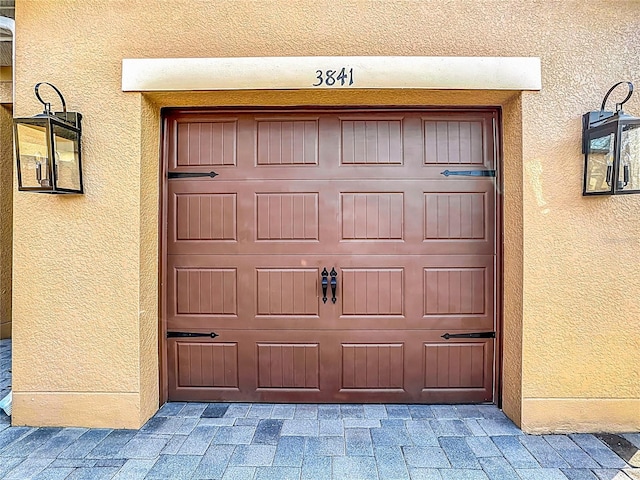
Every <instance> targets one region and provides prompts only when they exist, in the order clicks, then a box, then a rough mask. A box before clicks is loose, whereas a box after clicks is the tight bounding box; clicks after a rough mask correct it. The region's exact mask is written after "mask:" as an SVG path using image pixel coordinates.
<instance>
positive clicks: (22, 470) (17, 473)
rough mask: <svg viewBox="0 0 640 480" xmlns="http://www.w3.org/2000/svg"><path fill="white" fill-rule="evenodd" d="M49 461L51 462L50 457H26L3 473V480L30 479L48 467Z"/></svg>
mask: <svg viewBox="0 0 640 480" xmlns="http://www.w3.org/2000/svg"><path fill="white" fill-rule="evenodd" d="M51 462H53V459H52V458H27V459H26V460H24V461H23V462H22V463H20V464H19V465H17V466H15V467H14V468H13V469H12V470H11V471H10V472H9V473H8V474H7V475H5V476H4V480H28V479H31V478H33V477H35V476H36V475H38V474H39V473H40V472H42V471H43V470H44V469H45V468H46V467H48V466H49V465H50V464H51Z"/></svg>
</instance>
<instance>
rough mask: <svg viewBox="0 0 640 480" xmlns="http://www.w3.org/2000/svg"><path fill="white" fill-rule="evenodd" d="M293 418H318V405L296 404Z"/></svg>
mask: <svg viewBox="0 0 640 480" xmlns="http://www.w3.org/2000/svg"><path fill="white" fill-rule="evenodd" d="M293 418H312V419H317V418H318V406H317V405H304V404H303V405H296V411H295V413H294V415H293Z"/></svg>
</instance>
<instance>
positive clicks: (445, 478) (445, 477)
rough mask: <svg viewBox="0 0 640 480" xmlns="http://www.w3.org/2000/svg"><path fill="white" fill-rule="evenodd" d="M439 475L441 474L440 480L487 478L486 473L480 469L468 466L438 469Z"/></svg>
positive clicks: (476, 479) (484, 479)
mask: <svg viewBox="0 0 640 480" xmlns="http://www.w3.org/2000/svg"><path fill="white" fill-rule="evenodd" d="M440 475H442V480H488V478H487V475H486V474H485V473H484V472H483V471H482V470H471V469H468V468H455V469H450V470H440Z"/></svg>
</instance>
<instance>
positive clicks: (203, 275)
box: [176, 268, 238, 315]
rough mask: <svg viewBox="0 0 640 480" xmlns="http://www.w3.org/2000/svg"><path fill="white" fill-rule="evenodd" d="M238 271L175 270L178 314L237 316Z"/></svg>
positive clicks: (219, 269)
mask: <svg viewBox="0 0 640 480" xmlns="http://www.w3.org/2000/svg"><path fill="white" fill-rule="evenodd" d="M237 299H238V296H237V281H236V269H235V268H176V303H177V307H176V308H177V313H178V314H187V315H194V314H207V315H237V313H238V302H237Z"/></svg>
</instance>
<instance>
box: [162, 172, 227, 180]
mask: <svg viewBox="0 0 640 480" xmlns="http://www.w3.org/2000/svg"><path fill="white" fill-rule="evenodd" d="M167 176H168V177H169V179H171V178H198V177H211V178H214V177H217V176H218V174H217V173H216V172H209V173H206V172H169V173H168V174H167Z"/></svg>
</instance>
